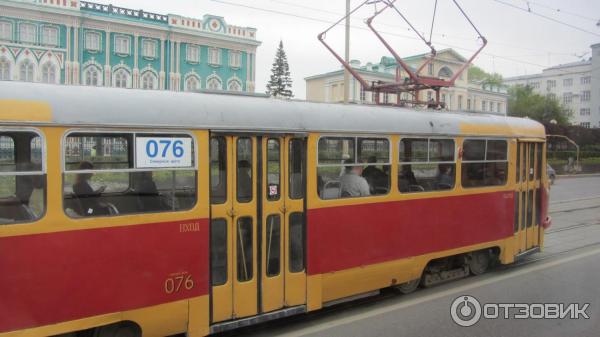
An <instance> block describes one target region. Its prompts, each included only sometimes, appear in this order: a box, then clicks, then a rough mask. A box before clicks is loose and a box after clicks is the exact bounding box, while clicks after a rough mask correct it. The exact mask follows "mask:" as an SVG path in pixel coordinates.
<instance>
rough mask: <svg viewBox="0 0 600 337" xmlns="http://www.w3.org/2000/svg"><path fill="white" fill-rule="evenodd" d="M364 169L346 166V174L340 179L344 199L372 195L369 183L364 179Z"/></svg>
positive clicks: (358, 166) (359, 166)
mask: <svg viewBox="0 0 600 337" xmlns="http://www.w3.org/2000/svg"><path fill="white" fill-rule="evenodd" d="M362 173H363V167H362V166H361V165H357V166H346V168H345V170H344V174H343V175H342V176H341V177H340V190H341V196H342V198H349V197H366V196H369V195H371V192H370V188H369V183H368V182H367V180H366V179H365V178H363V177H362Z"/></svg>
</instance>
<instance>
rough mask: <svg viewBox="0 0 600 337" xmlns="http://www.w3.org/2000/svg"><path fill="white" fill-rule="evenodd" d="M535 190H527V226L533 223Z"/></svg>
mask: <svg viewBox="0 0 600 337" xmlns="http://www.w3.org/2000/svg"><path fill="white" fill-rule="evenodd" d="M533 193H534V191H533V190H529V191H527V228H529V227H531V226H532V225H533Z"/></svg>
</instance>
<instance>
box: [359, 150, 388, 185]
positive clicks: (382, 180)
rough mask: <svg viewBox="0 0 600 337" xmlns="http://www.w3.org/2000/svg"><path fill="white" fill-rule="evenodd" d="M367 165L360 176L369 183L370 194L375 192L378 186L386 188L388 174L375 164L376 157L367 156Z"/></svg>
mask: <svg viewBox="0 0 600 337" xmlns="http://www.w3.org/2000/svg"><path fill="white" fill-rule="evenodd" d="M369 164H371V165H369V166H367V167H366V168H365V169H364V170H363V173H362V176H363V177H364V178H365V179H366V180H367V183H369V187H370V191H371V194H377V189H378V188H387V182H388V175H387V174H385V173H384V172H383V170H380V169H379V168H377V166H375V165H376V164H377V157H375V156H371V157H369Z"/></svg>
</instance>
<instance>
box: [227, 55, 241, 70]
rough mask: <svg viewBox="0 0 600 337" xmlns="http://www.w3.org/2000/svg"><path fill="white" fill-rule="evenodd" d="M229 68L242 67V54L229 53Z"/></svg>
mask: <svg viewBox="0 0 600 337" xmlns="http://www.w3.org/2000/svg"><path fill="white" fill-rule="evenodd" d="M229 66H230V67H232V68H239V67H241V66H242V53H241V52H239V51H229Z"/></svg>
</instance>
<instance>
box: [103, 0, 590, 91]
mask: <svg viewBox="0 0 600 337" xmlns="http://www.w3.org/2000/svg"><path fill="white" fill-rule="evenodd" d="M363 1H364V0H352V1H351V4H352V6H356V5H358V4H359V3H361V2H363ZM96 2H101V3H111V4H113V5H116V6H122V7H128V8H135V9H144V10H147V11H152V12H158V13H163V14H168V13H172V14H179V15H184V16H189V17H197V18H201V17H202V16H203V15H204V14H213V15H218V16H223V17H224V18H225V21H226V22H227V23H230V24H234V25H239V26H249V27H255V28H257V29H258V32H257V34H258V39H259V40H260V41H262V45H261V46H260V47H259V48H258V52H257V54H258V55H257V68H256V70H257V75H256V77H257V83H256V90H257V92H262V91H264V88H265V85H266V82H267V80H268V78H269V75H270V69H271V64H272V62H273V57H274V55H275V50H276V48H277V44H278V43H279V40H280V39H281V40H283V43H284V49H285V51H286V53H287V55H288V60H289V64H290V70H291V73H292V78H293V81H294V84H293V88H292V89H293V91H294V94H295V97H296V98H300V99H302V98H304V97H305V83H304V78H305V77H307V76H311V75H315V74H319V73H323V72H327V71H332V70H335V69H339V67H340V65H339V63H338V62H337V61H336V60H335V59H334V58H333V56H332V55H331V54H329V52H328V51H327V50H326V49H325V48H324V47H323V46H322V45H321V44H320V43H319V42H318V40H317V34H318V33H320V32H321V31H323V30H325V29H326V28H327V27H328V26H329V25H330V24H329V23H328V22H333V21H337V20H338V19H339V18H341V16H342V14H343V12H344V10H345V1H344V0H331V1H322V0H321V1H319V0H304V1H293V0H254V1H243V0H169V1H163V0H161V1H155V0H96ZM458 2H459V3H460V4H461V6H462V7H463V9H464V10H465V12H466V13H467V14H468V15H469V16H470V17H471V19H472V20H473V22H474V23H475V25H476V26H477V28H478V29H479V30H480V31H481V33H482V34H483V35H484V36H485V37H486V38H487V39H488V41H489V43H488V46H487V47H486V48H485V49H484V51H483V54H481V55H480V56H479V57H478V58H477V59H476V60H475V62H474V63H475V64H476V65H478V66H480V67H482V68H484V69H485V70H486V71H489V72H499V73H500V74H502V75H503V76H505V77H508V76H515V75H524V74H533V73H537V72H540V71H541V70H542V69H543V68H545V67H548V66H552V65H556V64H560V63H567V62H575V61H578V60H581V59H582V58H589V57H590V56H591V54H590V48H589V47H590V45H592V44H595V43H600V26H598V25H597V23H599V20H600V1H599V0H569V1H561V0H536V1H525V0H458ZM500 2H504V3H505V4H502V3H500ZM434 3H435V0H411V1H408V0H404V1H398V4H399V6H398V7H399V9H401V10H402V12H403V13H404V14H405V16H406V17H407V18H408V19H409V20H411V22H412V23H413V25H414V26H415V27H416V28H417V30H420V31H422V32H424V33H425V34H426V35H427V37H429V31H430V28H431V21H432V16H433V7H434ZM509 5H512V6H516V7H519V8H524V9H527V6H528V5H529V7H530V9H531V12H532V13H537V14H540V15H544V16H547V17H550V18H552V19H554V20H558V21H561V22H564V23H566V24H569V25H572V26H576V27H578V28H580V29H582V30H586V31H588V32H587V33H586V32H583V31H581V30H577V29H575V28H570V27H567V26H565V25H562V24H560V23H557V22H553V21H550V20H548V19H544V18H541V17H539V16H536V15H534V14H532V13H529V12H527V11H522V10H519V9H517V8H513V7H510V6H509ZM373 11H374V7H373V6H372V5H370V6H366V7H364V8H363V10H361V11H359V12H357V13H356V15H355V16H353V17H352V23H351V25H352V26H353V28H352V30H351V53H350V57H351V58H352V59H359V60H361V61H362V62H363V64H364V63H366V62H367V61H371V62H377V61H379V59H380V58H381V56H382V55H388V53H387V52H386V50H385V48H384V47H383V46H382V45H381V44H380V43H379V42H378V41H376V40H375V37H374V36H373V34H372V33H371V32H370V31H367V30H365V27H366V26H365V24H364V19H365V18H366V17H368V16H370V15H371V14H372V13H373ZM375 26H376V27H378V28H379V29H380V31H382V32H385V33H384V34H383V35H384V37H386V38H387V39H389V41H390V42H391V44H392V45H393V46H394V48H395V49H396V50H397V51H398V53H399V54H400V55H401V56H403V57H404V56H410V55H414V54H419V53H423V52H427V51H428V49H427V47H426V46H425V45H424V44H423V43H422V42H421V41H420V40H418V39H416V35H415V34H414V32H412V31H409V30H408V25H407V24H406V23H405V22H404V21H402V19H401V18H400V17H399V16H398V14H396V13H395V12H393V11H391V10H388V11H387V12H385V13H384V14H382V15H381V16H379V17H378V18H377V19H376V21H375ZM476 37H477V35H476V33H475V32H474V31H473V29H472V28H471V26H470V25H469V23H468V22H467V21H466V20H465V19H464V17H462V16H461V14H460V13H459V12H458V10H457V8H456V7H455V6H454V4H453V3H452V1H451V0H439V4H438V8H437V15H436V18H435V25H434V30H433V45H434V46H436V48H437V49H438V50H440V49H443V48H447V47H452V48H454V49H456V50H457V51H458V52H459V53H460V54H462V55H463V56H465V57H467V58H468V57H469V56H470V54H471V53H472V52H473V51H474V50H476V49H477V48H478V46H479V45H480V41H478V40H477V39H476ZM327 41H328V42H330V43H331V44H332V45H333V46H334V47H336V48H337V50H339V52H340V53H341V54H342V55H343V42H344V38H343V27H341V26H340V27H337V28H336V29H333V30H332V31H331V33H329V34H328V36H327Z"/></svg>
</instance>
